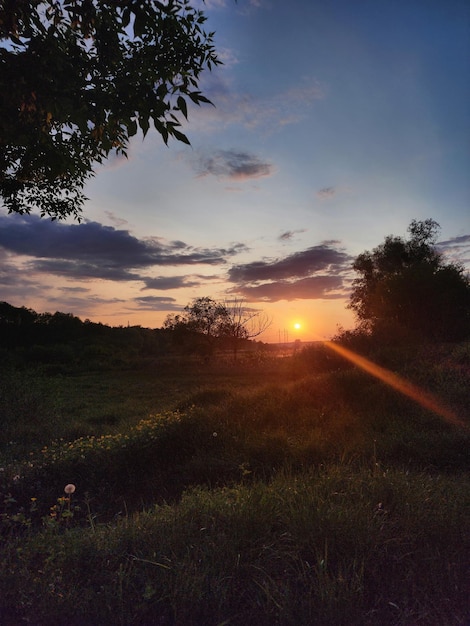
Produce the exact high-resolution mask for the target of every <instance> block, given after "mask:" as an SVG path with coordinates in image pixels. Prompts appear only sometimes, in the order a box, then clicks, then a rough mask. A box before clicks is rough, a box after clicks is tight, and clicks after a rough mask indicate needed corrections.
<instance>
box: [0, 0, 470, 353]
mask: <svg viewBox="0 0 470 626" xmlns="http://www.w3.org/2000/svg"><path fill="white" fill-rule="evenodd" d="M197 1H198V0H197ZM202 6H203V10H204V12H205V14H206V15H207V23H206V29H207V30H210V31H215V46H216V49H217V51H218V53H219V56H220V58H221V60H222V61H223V63H224V64H223V66H219V67H217V68H215V69H213V70H212V72H206V73H204V75H203V78H202V82H201V90H202V92H203V93H204V94H205V95H206V96H207V97H208V98H210V100H211V101H212V102H213V103H214V105H215V106H209V105H203V106H202V107H196V106H194V107H192V108H190V109H189V122H188V123H185V124H184V127H183V129H182V130H183V132H185V133H186V135H187V136H188V138H189V140H190V141H191V146H186V145H184V144H182V143H179V142H175V141H174V142H170V144H169V146H168V147H166V146H165V145H164V143H163V142H162V140H161V138H160V136H159V135H158V134H157V133H156V132H154V133H151V132H149V134H148V135H147V137H146V139H145V140H144V141H143V140H142V137H141V136H137V137H135V138H134V139H133V140H132V142H131V144H130V147H129V151H128V159H127V160H126V159H124V158H122V157H120V158H117V157H111V158H110V159H109V160H108V161H107V162H105V163H104V164H103V165H102V166H100V167H99V168H97V170H96V176H95V177H94V178H93V179H91V180H90V182H89V183H88V184H87V186H86V188H85V194H86V196H87V197H88V201H87V203H86V205H85V207H84V211H83V221H82V222H81V223H77V222H74V221H73V220H72V219H69V220H67V221H65V222H64V221H61V222H59V221H50V220H49V219H44V218H43V219H40V218H39V217H38V215H35V214H31V215H29V216H19V215H7V214H6V211H5V210H3V209H2V208H1V207H0V300H2V301H6V302H9V303H10V304H12V305H14V306H26V307H28V308H32V309H34V310H35V311H37V312H39V313H43V312H46V311H48V312H55V311H61V312H63V313H73V314H74V315H76V316H78V317H80V318H81V319H83V320H84V319H90V320H91V321H94V322H102V323H104V324H108V325H110V326H119V325H125V326H127V325H128V324H130V325H141V326H144V327H149V328H159V327H161V326H162V324H163V322H164V320H165V318H166V317H167V315H169V314H171V315H173V314H175V313H179V312H181V310H182V309H183V308H184V306H186V305H187V304H188V303H190V302H191V301H192V300H193V299H194V298H198V297H203V296H208V297H211V298H214V299H215V300H220V301H226V302H229V301H230V300H232V299H234V298H236V299H243V300H244V301H245V303H246V307H247V308H248V309H250V310H252V311H262V312H263V313H264V314H265V315H267V316H268V317H269V318H270V319H271V325H270V327H269V329H268V330H267V331H266V332H265V333H264V334H263V335H262V336H261V337H259V339H261V340H263V341H268V342H277V341H279V340H280V341H285V340H288V341H294V340H295V339H300V340H301V341H312V340H322V339H329V338H331V337H332V336H333V335H334V334H335V333H336V332H337V330H338V327H342V328H351V327H353V326H354V324H355V320H354V317H353V314H352V312H351V311H350V310H349V309H347V304H348V301H349V294H350V290H351V283H352V280H353V279H354V277H355V274H354V272H353V271H352V269H351V266H352V263H353V261H354V259H355V258H356V257H357V255H358V254H360V253H362V252H364V251H365V250H372V249H373V248H374V247H376V246H377V245H379V244H380V243H382V241H383V240H384V238H385V236H387V235H398V236H403V237H406V236H407V228H408V226H409V224H410V222H411V220H413V219H417V220H424V219H427V218H432V219H434V220H436V221H437V222H438V223H439V224H440V226H441V231H440V236H439V244H438V245H439V249H440V250H441V251H442V252H443V254H444V255H445V258H446V259H449V260H450V261H458V262H460V263H462V264H463V265H464V266H465V267H466V268H467V269H468V270H470V176H469V174H470V3H468V1H467V0H446V1H445V2H444V1H443V0H407V1H406V2H405V1H403V2H402V1H398V2H397V0H357V1H356V2H351V1H350V0H289V2H286V1H285V0H238V2H235V1H234V0H206V2H205V4H203V5H202ZM294 325H300V328H295V326H294Z"/></svg>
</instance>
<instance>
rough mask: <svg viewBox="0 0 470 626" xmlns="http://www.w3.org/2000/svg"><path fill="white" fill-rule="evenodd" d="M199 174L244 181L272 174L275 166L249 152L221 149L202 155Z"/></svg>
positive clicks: (198, 167)
mask: <svg viewBox="0 0 470 626" xmlns="http://www.w3.org/2000/svg"><path fill="white" fill-rule="evenodd" d="M196 167H197V171H198V175H199V176H207V175H209V174H212V175H213V176H216V177H217V178H224V179H227V180H232V181H244V180H249V179H253V178H262V177H264V176H270V175H271V174H272V172H273V166H272V165H271V164H270V163H267V162H264V161H262V160H261V159H259V158H258V157H257V156H255V155H253V154H250V153H248V152H238V151H236V150H219V151H218V152H215V153H214V155H213V156H207V157H201V158H200V160H199V163H198V164H197V166H196Z"/></svg>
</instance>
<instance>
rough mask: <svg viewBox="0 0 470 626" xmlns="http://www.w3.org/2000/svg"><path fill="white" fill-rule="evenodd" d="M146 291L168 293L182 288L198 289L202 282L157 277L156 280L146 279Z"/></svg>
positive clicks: (176, 277) (184, 277) (183, 277)
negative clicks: (167, 291)
mask: <svg viewBox="0 0 470 626" xmlns="http://www.w3.org/2000/svg"><path fill="white" fill-rule="evenodd" d="M144 283H145V287H144V289H157V290H159V291H166V290H169V289H181V288H182V287H198V286H199V285H200V284H201V280H197V281H194V280H188V277H187V276H157V277H156V278H145V279H144Z"/></svg>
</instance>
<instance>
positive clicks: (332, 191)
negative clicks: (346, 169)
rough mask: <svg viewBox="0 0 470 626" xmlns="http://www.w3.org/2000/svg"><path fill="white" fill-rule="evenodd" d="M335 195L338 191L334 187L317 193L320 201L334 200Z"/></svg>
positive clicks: (325, 188) (324, 188)
mask: <svg viewBox="0 0 470 626" xmlns="http://www.w3.org/2000/svg"><path fill="white" fill-rule="evenodd" d="M335 194H336V189H335V188H334V187H323V189H319V190H318V191H317V198H319V199H320V200H328V198H332V197H333V196H334V195H335Z"/></svg>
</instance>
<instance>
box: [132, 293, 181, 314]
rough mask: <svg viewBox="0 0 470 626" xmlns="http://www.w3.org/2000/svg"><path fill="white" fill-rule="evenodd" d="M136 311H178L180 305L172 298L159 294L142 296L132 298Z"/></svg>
mask: <svg viewBox="0 0 470 626" xmlns="http://www.w3.org/2000/svg"><path fill="white" fill-rule="evenodd" d="M133 302H135V303H136V304H137V305H138V307H137V309H136V310H138V311H180V310H181V306H180V305H178V304H177V303H176V300H175V299H174V298H164V297H159V296H142V297H139V298H134V299H133Z"/></svg>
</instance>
